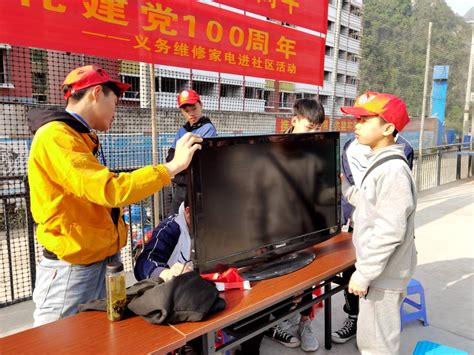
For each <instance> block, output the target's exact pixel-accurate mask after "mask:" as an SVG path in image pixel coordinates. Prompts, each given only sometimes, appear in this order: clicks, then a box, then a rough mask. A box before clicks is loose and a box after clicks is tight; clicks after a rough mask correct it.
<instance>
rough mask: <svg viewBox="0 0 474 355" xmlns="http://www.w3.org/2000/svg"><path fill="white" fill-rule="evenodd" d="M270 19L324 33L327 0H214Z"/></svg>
mask: <svg viewBox="0 0 474 355" xmlns="http://www.w3.org/2000/svg"><path fill="white" fill-rule="evenodd" d="M215 1H216V2H218V3H220V4H224V5H229V6H232V7H235V8H237V9H241V10H244V11H248V12H253V13H255V14H257V15H262V16H265V17H268V18H271V19H275V20H278V21H282V22H284V23H290V24H292V25H296V26H301V27H305V28H308V29H310V30H314V31H318V32H320V33H326V32H327V28H328V0H215Z"/></svg>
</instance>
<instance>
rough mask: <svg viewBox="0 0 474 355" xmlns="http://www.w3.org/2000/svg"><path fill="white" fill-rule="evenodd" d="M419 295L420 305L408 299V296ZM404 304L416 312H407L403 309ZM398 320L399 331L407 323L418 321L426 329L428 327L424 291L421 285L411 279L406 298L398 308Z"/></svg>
mask: <svg viewBox="0 0 474 355" xmlns="http://www.w3.org/2000/svg"><path fill="white" fill-rule="evenodd" d="M416 294H419V296H420V303H416V302H415V301H413V300H412V299H410V298H408V296H410V295H416ZM405 304H408V305H410V306H412V307H414V308H416V311H414V312H407V310H405V309H404V308H403V306H404V305H405ZM400 320H401V329H403V325H404V324H405V323H408V322H410V321H412V320H420V321H422V322H423V325H424V326H425V327H426V326H427V325H428V318H427V316H426V303H425V290H424V289H423V286H421V283H420V282H419V281H418V280H415V279H411V280H410V283H409V284H408V287H407V297H405V299H404V300H403V302H402V305H401V306H400Z"/></svg>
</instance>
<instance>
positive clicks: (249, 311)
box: [0, 233, 355, 354]
mask: <svg viewBox="0 0 474 355" xmlns="http://www.w3.org/2000/svg"><path fill="white" fill-rule="evenodd" d="M310 249H311V250H313V251H314V252H315V254H316V259H315V261H313V262H312V263H311V264H309V265H308V266H306V267H304V268H302V269H300V270H297V271H295V272H292V273H290V274H288V275H284V276H281V277H277V278H273V279H270V280H264V281H259V282H256V283H254V284H252V289H251V290H246V291H240V290H232V291H227V292H223V293H221V296H222V297H223V298H224V299H225V300H226V303H227V306H226V309H225V310H224V311H222V312H219V313H217V314H214V315H212V316H210V317H209V318H207V319H206V320H205V321H202V322H187V323H181V324H176V325H170V326H165V325H152V324H149V323H148V322H146V321H145V320H143V319H142V318H140V317H134V318H130V319H127V320H123V321H120V322H110V321H109V320H107V317H106V314H105V313H103V312H85V313H80V314H78V315H74V316H71V317H68V318H65V319H62V320H60V321H57V322H54V323H50V324H46V325H44V326H41V327H37V328H33V329H30V330H27V331H24V332H21V333H17V334H14V335H11V336H8V337H5V338H3V339H0V349H1V351H0V352H1V353H2V354H9V353H25V352H31V353H33V352H34V353H39V354H44V353H93V354H97V353H108V354H119V353H157V354H165V353H167V352H169V351H171V350H173V349H176V348H178V347H180V346H183V345H184V344H185V343H186V342H187V341H189V340H192V339H195V338H197V337H200V336H203V339H204V345H205V351H206V352H207V353H213V352H215V351H225V350H227V349H229V348H232V347H234V346H236V345H237V344H239V343H241V342H242V341H245V340H247V339H249V338H250V337H252V336H254V335H255V334H258V333H262V332H264V331H265V330H266V329H268V328H270V327H271V326H273V325H275V324H278V323H279V322H281V321H282V320H284V319H287V318H289V317H291V316H292V315H293V314H295V313H297V312H299V311H300V310H302V309H304V308H308V307H311V306H312V304H314V303H317V302H319V301H320V300H321V299H323V300H325V307H324V308H325V346H326V348H327V349H329V348H330V347H331V296H332V295H334V294H335V293H337V292H340V291H341V290H343V289H344V287H345V286H346V285H345V284H342V283H341V282H340V278H338V277H337V276H336V275H337V274H339V273H341V272H342V271H344V270H346V269H347V268H349V267H351V266H352V265H353V264H354V263H355V252H354V248H353V245H352V240H351V234H349V233H341V234H339V235H337V236H335V237H333V238H331V239H330V240H328V241H326V242H324V243H321V244H318V245H316V246H314V247H313V248H310ZM331 282H336V283H339V285H338V286H337V287H336V288H332V286H331ZM319 283H323V288H324V293H323V294H322V295H321V296H319V297H318V298H316V299H313V300H312V301H311V302H310V303H307V304H304V305H300V306H299V308H297V309H296V310H294V311H292V312H291V313H288V314H285V315H284V316H282V317H279V318H277V319H275V320H274V321H272V322H270V323H266V324H265V325H264V326H263V327H260V328H259V329H256V330H255V331H252V332H251V333H247V334H244V336H243V337H242V338H240V339H236V340H233V341H232V342H231V343H228V344H227V345H226V344H225V345H224V346H221V347H219V348H218V349H216V348H215V347H214V336H215V332H216V331H217V330H219V329H223V328H226V327H229V326H231V325H232V324H234V323H236V322H237V321H239V320H242V319H252V317H256V316H257V317H258V316H259V315H261V314H262V313H263V314H265V312H266V314H268V313H270V312H271V311H272V307H275V305H277V304H280V303H281V301H284V300H285V299H288V298H290V297H291V296H293V295H294V294H296V293H298V292H300V291H302V290H306V289H308V288H310V287H311V286H312V285H315V284H319Z"/></svg>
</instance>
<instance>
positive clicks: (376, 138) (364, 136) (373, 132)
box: [354, 116, 393, 149]
mask: <svg viewBox="0 0 474 355" xmlns="http://www.w3.org/2000/svg"><path fill="white" fill-rule="evenodd" d="M354 133H355V136H356V138H357V140H358V141H359V143H360V144H364V145H368V146H370V147H371V148H372V149H377V148H381V147H383V146H385V138H387V137H389V136H390V135H391V134H392V133H393V124H391V123H386V122H385V121H384V120H383V119H381V118H380V117H378V116H375V117H362V118H360V119H358V121H357V124H356V126H355V132H354Z"/></svg>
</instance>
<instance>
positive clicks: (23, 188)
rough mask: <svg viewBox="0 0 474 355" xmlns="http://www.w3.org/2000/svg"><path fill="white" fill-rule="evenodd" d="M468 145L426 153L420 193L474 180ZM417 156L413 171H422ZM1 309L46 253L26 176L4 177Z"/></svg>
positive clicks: (138, 215)
mask: <svg viewBox="0 0 474 355" xmlns="http://www.w3.org/2000/svg"><path fill="white" fill-rule="evenodd" d="M466 151H467V147H466V146H465V145H463V144H453V145H446V146H439V147H433V148H429V149H425V150H424V151H423V163H422V167H421V170H420V176H419V177H417V176H415V178H416V179H419V181H418V186H419V191H422V190H427V189H430V188H433V187H436V186H439V185H443V184H446V183H449V182H452V181H455V180H459V179H464V178H468V177H472V176H473V165H472V156H470V155H463V154H460V153H463V152H466ZM416 168H417V154H416V153H415V159H414V168H413V171H414V172H416V171H417V169H416ZM0 183H1V185H2V190H1V191H2V194H1V195H0V260H1V261H0V264H1V268H0V308H1V307H5V306H8V305H11V304H14V303H19V302H22V301H25V300H28V299H31V295H32V293H33V287H34V283H35V273H36V264H37V263H38V262H39V261H40V259H41V255H42V248H41V246H40V245H39V244H38V242H37V240H36V236H35V226H34V222H33V218H32V216H31V212H30V201H29V190H28V189H29V188H28V182H27V176H8V177H0ZM170 205H171V189H170V188H169V187H166V188H165V189H163V190H162V191H161V192H160V203H159V208H160V213H159V214H160V217H161V218H164V217H166V216H168V215H169V214H170V207H171V206H170ZM153 206H154V204H153V197H150V198H147V199H145V200H143V201H141V202H140V203H139V204H136V205H132V206H128V207H127V208H126V211H125V220H126V221H127V222H128V223H129V224H130V229H129V242H128V243H127V245H126V246H125V247H124V248H123V249H122V259H123V262H124V266H125V268H126V270H127V271H131V270H133V251H134V250H135V249H136V248H137V247H138V248H140V246H141V245H142V243H144V242H145V241H146V239H147V237H149V236H150V235H151V230H152V227H153V226H154V225H155V221H154V220H153V217H152V216H153V215H154V211H153Z"/></svg>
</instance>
